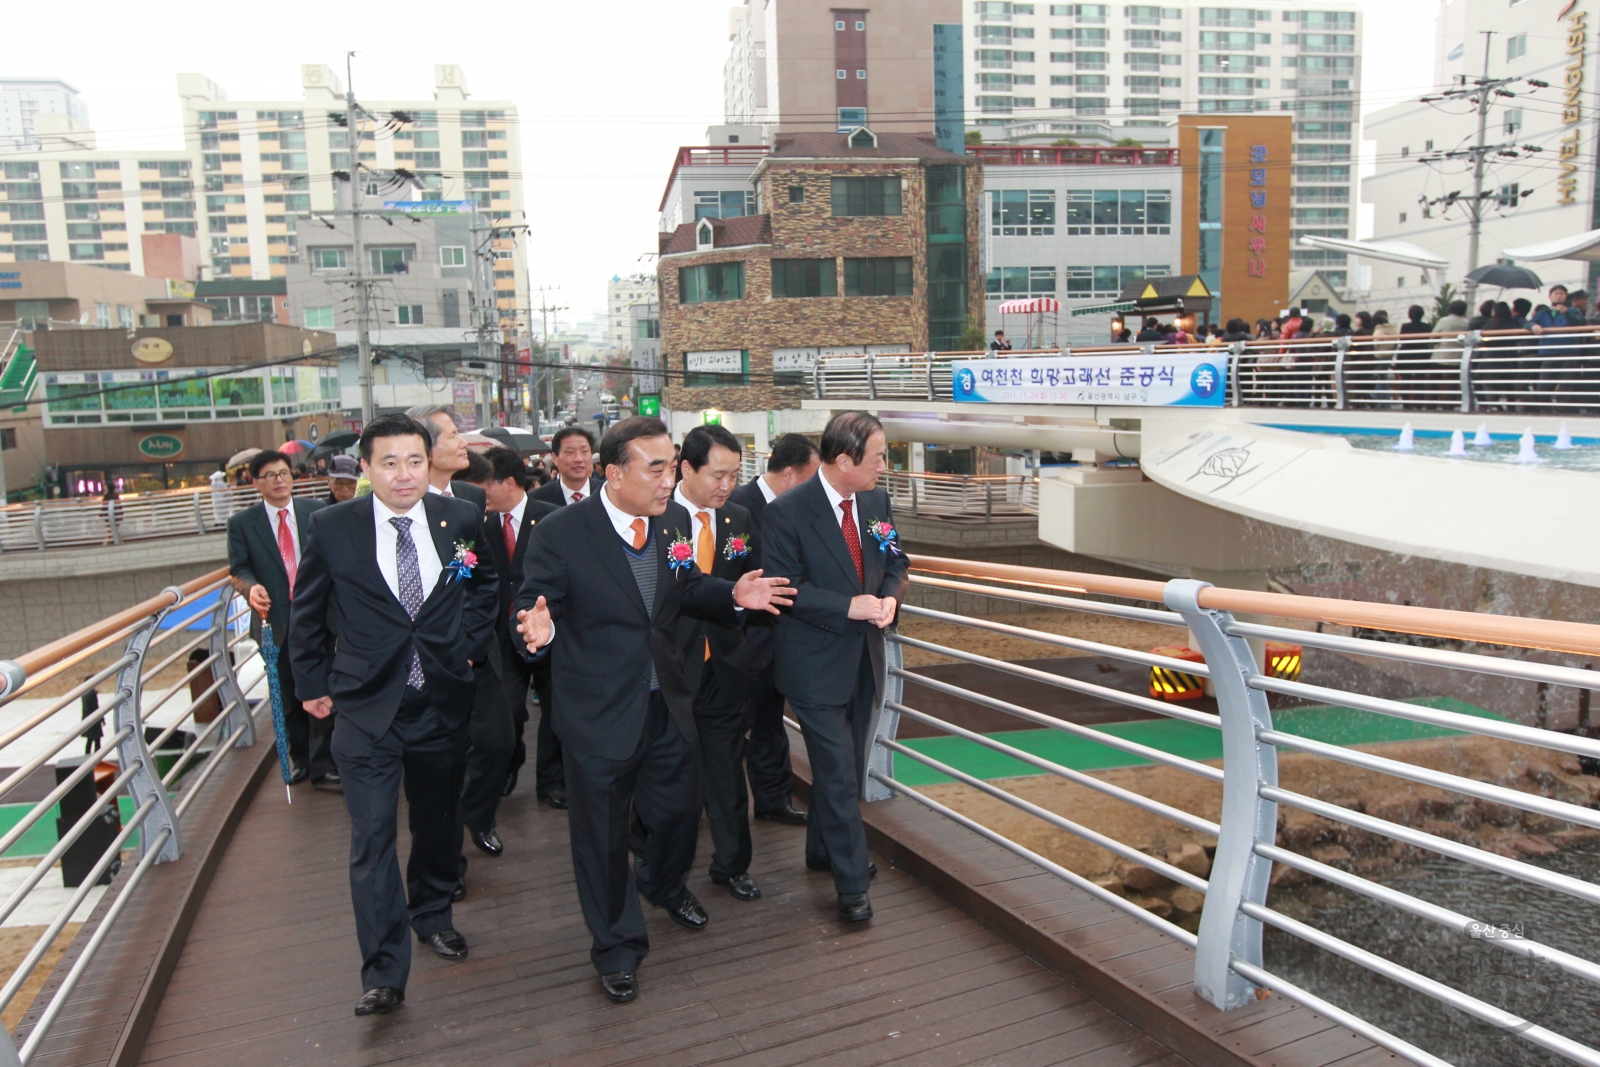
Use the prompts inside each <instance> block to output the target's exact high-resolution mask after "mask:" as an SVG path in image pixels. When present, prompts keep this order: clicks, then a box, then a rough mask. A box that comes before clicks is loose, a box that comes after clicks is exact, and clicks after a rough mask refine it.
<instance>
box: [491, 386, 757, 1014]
mask: <svg viewBox="0 0 1600 1067" xmlns="http://www.w3.org/2000/svg"><path fill="white" fill-rule="evenodd" d="M600 463H601V466H602V468H603V469H604V470H605V475H606V482H605V485H604V486H603V487H602V488H601V490H600V492H599V493H597V494H595V495H594V496H591V497H588V498H586V499H585V500H583V501H581V502H579V503H578V504H576V505H574V506H572V507H567V508H562V509H561V510H560V511H558V512H556V513H555V514H554V515H552V516H550V517H549V518H548V519H545V520H544V521H543V522H541V523H539V525H538V526H537V527H536V528H535V529H534V531H533V536H532V543H531V544H530V545H529V547H528V552H527V555H526V556H525V557H524V561H523V563H524V575H525V576H524V580H523V584H522V592H521V594H520V595H519V596H518V598H517V606H518V608H519V611H518V618H519V623H520V629H521V633H522V636H523V639H524V641H525V642H526V644H527V647H528V650H529V652H530V653H538V654H544V652H545V650H546V649H547V648H548V650H549V652H548V654H549V655H550V657H551V661H552V662H551V666H552V674H553V677H554V684H555V697H556V699H555V704H554V706H553V710H554V719H555V722H554V728H555V732H556V736H558V737H559V738H560V739H561V745H562V751H563V754H564V757H565V760H564V762H565V764H566V775H567V803H568V822H569V825H570V828H571V833H572V863H573V868H574V871H575V873H576V875H577V884H578V899H579V902H580V904H581V905H582V908H583V917H584V919H585V921H586V922H587V923H588V925H589V930H590V932H591V933H592V934H593V935H594V940H593V943H592V945H591V947H590V958H591V960H592V961H593V962H594V966H595V970H597V971H598V972H599V973H600V987H601V990H602V992H604V993H605V995H606V996H607V997H608V998H610V999H611V1000H612V1001H614V1002H616V1003H624V1002H627V1001H631V1000H633V999H635V998H636V997H637V996H638V993H639V982H638V973H637V972H638V966H639V962H640V961H641V960H643V959H644V956H645V953H646V952H647V951H648V950H649V947H650V941H649V938H648V937H647V936H646V932H645V922H644V914H643V912H642V910H641V908H640V906H639V896H640V894H643V895H644V897H645V899H647V900H649V901H650V903H652V904H654V905H655V906H656V907H659V908H662V909H663V910H665V911H666V912H667V914H668V916H669V917H670V918H671V919H672V920H673V921H674V922H676V923H677V924H678V925H680V926H684V927H687V928H689V929H693V930H698V929H701V928H703V927H704V926H705V925H706V923H707V922H708V921H709V918H708V916H707V915H706V912H705V909H704V908H703V907H702V906H701V904H700V902H699V901H698V900H696V899H695V896H694V894H693V893H691V892H690V891H689V888H688V886H687V885H685V884H684V881H685V876H686V875H687V874H688V872H689V868H690V867H691V866H693V864H694V851H695V839H696V836H697V834H698V830H699V824H700V780H699V770H698V766H697V761H696V756H695V737H696V735H697V733H698V730H697V729H696V726H695V718H694V696H695V693H694V690H693V689H691V688H690V685H689V680H688V677H687V675H686V674H685V671H684V655H683V650H682V646H681V644H680V643H679V642H680V639H679V636H678V633H677V624H678V620H679V619H680V618H681V617H682V616H684V615H690V616H693V617H695V618H700V619H706V620H709V621H711V622H715V623H717V624H719V625H721V626H724V627H733V626H736V625H738V615H737V609H741V608H742V609H747V610H751V611H771V610H776V609H777V608H778V607H780V606H782V605H786V604H788V603H789V600H788V599H787V594H788V583H787V582H785V581H784V580H783V579H781V578H763V577H762V575H761V572H760V571H759V570H752V571H747V572H745V573H744V574H743V575H741V576H740V578H739V580H738V582H729V581H725V580H723V579H721V578H717V577H714V576H711V575H706V574H703V573H701V571H700V569H699V568H698V567H697V566H695V563H694V548H693V542H692V541H691V540H690V537H689V531H690V530H691V529H692V527H691V525H690V521H691V520H690V516H689V514H688V512H687V511H685V510H684V509H683V507H682V506H681V505H679V504H676V503H674V502H673V500H672V493H673V484H674V478H673V470H672V438H671V436H670V435H669V434H668V433H667V427H666V424H664V423H663V422H661V420H659V419H653V418H631V419H624V420H622V421H621V422H618V423H617V424H616V425H614V426H612V427H611V429H610V430H609V431H608V432H607V433H606V437H605V441H604V443H603V444H602V445H601V446H600ZM702 654H703V653H702ZM634 809H636V810H637V812H638V815H639V820H640V822H641V823H642V824H643V828H644V831H645V833H646V845H645V861H644V863H642V864H641V865H640V868H639V870H638V872H637V876H636V875H635V872H633V871H630V870H629V866H628V839H629V818H630V812H631V811H632V810H634Z"/></svg>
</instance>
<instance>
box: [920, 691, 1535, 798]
mask: <svg viewBox="0 0 1600 1067" xmlns="http://www.w3.org/2000/svg"><path fill="white" fill-rule="evenodd" d="M1404 703H1407V704H1416V705H1419V706H1421V707H1426V708H1436V709H1438V710H1440V711H1454V712H1460V713H1461V714H1463V715H1477V716H1480V717H1482V718H1486V719H1501V720H1504V716H1501V715H1496V714H1495V713H1494V712H1492V711H1487V710H1485V709H1483V708H1479V707H1475V706H1473V705H1471V704H1468V703H1465V702H1464V701H1460V700H1456V699H1455V698H1453V697H1422V698H1420V699H1416V700H1407V701H1404ZM1272 723H1273V726H1274V727H1276V728H1277V729H1278V730H1281V731H1282V732H1284V733H1286V734H1294V735H1296V736H1297V737H1307V738H1311V739H1312V740H1316V741H1323V742H1326V743H1328V744H1333V745H1367V744H1373V743H1376V742H1382V741H1415V740H1419V739H1422V738H1428V737H1450V736H1452V735H1455V734H1457V733H1459V731H1457V730H1447V729H1444V728H1443V727H1439V726H1429V725H1428V724H1426V723H1420V722H1412V721H1411V720H1409V719H1396V718H1393V717H1392V716H1388V715H1376V714H1374V713H1372V712H1369V711H1359V710H1357V709H1355V708H1346V707H1339V706H1335V705H1329V704H1319V705H1316V706H1314V707H1309V708H1281V709H1278V710H1276V711H1274V712H1273V713H1272ZM1089 729H1091V730H1096V731H1099V732H1101V733H1107V734H1111V735H1112V736H1114V737H1119V738H1122V739H1123V740H1126V741H1133V742H1136V743H1138V744H1141V745H1144V746H1146V747H1148V748H1154V749H1159V750H1160V751H1162V752H1167V753H1170V754H1171V755H1174V756H1183V757H1185V758H1186V759H1192V760H1219V759H1221V758H1222V734H1221V733H1220V732H1219V731H1217V730H1213V729H1212V728H1210V727H1209V726H1197V725H1195V724H1194V723H1188V722H1180V721H1178V720H1176V719H1140V720H1137V721H1134V722H1114V723H1106V724H1104V725H1101V726H1091V727H1089ZM988 736H990V737H993V738H994V739H995V740H996V741H1001V742H1004V743H1005V744H1008V745H1010V746H1011V747H1012V748H1019V749H1021V750H1022V751H1024V752H1027V753H1030V754H1032V755H1035V756H1039V757H1042V758H1043V759H1047V760H1049V761H1050V762H1052V763H1058V764H1060V765H1061V766H1063V767H1070V768H1071V769H1073V770H1076V771H1099V770H1105V769H1106V768H1108V767H1138V766H1143V765H1145V764H1148V763H1150V762H1151V761H1150V760H1147V759H1144V758H1142V757H1140V756H1134V755H1130V754H1129V753H1126V752H1122V751H1119V750H1118V749H1115V748H1111V747H1109V746H1107V745H1102V744H1099V743H1097V742H1094V741H1091V740H1089V739H1087V738H1083V737H1078V736H1076V735H1074V734H1068V733H1063V732H1061V731H1059V730H1049V729H1045V730H1008V731H1005V732H1002V733H993V734H989V735H988ZM901 743H902V744H904V745H905V746H906V747H907V748H910V749H914V750H915V751H917V752H920V753H922V754H923V755H926V756H928V757H930V758H932V759H936V760H938V761H939V762H940V763H945V764H949V765H950V766H952V767H954V768H956V769H957V770H961V771H965V772H966V773H968V774H970V775H972V776H973V777H975V778H984V779H988V778H1015V777H1019V776H1022V775H1033V774H1044V773H1045V772H1044V771H1041V770H1039V769H1038V768H1036V767H1032V766H1030V765H1029V764H1026V763H1023V762H1022V761H1021V760H1017V759H1013V758H1011V757H1010V756H1007V755H1004V754H1003V753H1000V752H996V751H994V750H993V749H990V748H985V747H983V746H982V745H980V744H978V743H977V742H975V741H968V740H966V739H965V738H960V737H919V738H914V739H910V740H906V741H903V742H901ZM894 776H895V778H897V779H898V780H900V781H902V782H904V783H905V784H906V785H912V786H916V785H939V784H942V783H945V782H949V781H952V779H951V778H950V777H948V776H947V775H943V774H940V773H939V772H938V771H935V770H933V769H932V768H931V767H928V766H925V765H924V764H921V763H918V762H917V761H916V760H913V759H909V758H904V757H899V756H897V757H896V758H895V761H894Z"/></svg>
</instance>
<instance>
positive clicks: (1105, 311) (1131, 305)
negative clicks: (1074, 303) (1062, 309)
mask: <svg viewBox="0 0 1600 1067" xmlns="http://www.w3.org/2000/svg"><path fill="white" fill-rule="evenodd" d="M1138 306H1139V304H1138V302H1137V301H1135V300H1118V301H1116V302H1114V303H1110V304H1085V305H1084V306H1083V307H1076V308H1073V309H1072V317H1073V318H1077V317H1078V316H1079V315H1115V314H1117V313H1118V312H1123V311H1133V310H1135V309H1136V308H1138Z"/></svg>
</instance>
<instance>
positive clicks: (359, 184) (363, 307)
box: [344, 52, 373, 426]
mask: <svg viewBox="0 0 1600 1067" xmlns="http://www.w3.org/2000/svg"><path fill="white" fill-rule="evenodd" d="M354 56H355V53H354V52H346V53H345V57H344V76H345V93H344V115H345V122H344V129H345V133H344V137H345V143H346V145H347V146H348V148H349V150H350V236H351V244H352V245H353V246H354V248H353V252H354V255H355V260H356V262H355V271H356V279H355V280H356V367H357V375H356V380H357V382H358V383H360V386H361V425H363V426H365V425H366V424H367V423H369V422H371V421H372V416H373V405H372V341H371V339H370V338H369V336H368V317H369V313H370V311H371V307H370V300H371V286H370V284H369V283H368V281H367V266H366V255H365V251H364V249H363V248H362V245H361V201H362V200H363V199H364V195H363V194H364V193H365V192H366V188H365V187H366V183H365V182H363V181H362V180H361V127H360V126H359V122H360V116H361V106H360V105H359V104H357V103H356V87H355V82H354V79H353V76H352V72H351V59H352V57H354Z"/></svg>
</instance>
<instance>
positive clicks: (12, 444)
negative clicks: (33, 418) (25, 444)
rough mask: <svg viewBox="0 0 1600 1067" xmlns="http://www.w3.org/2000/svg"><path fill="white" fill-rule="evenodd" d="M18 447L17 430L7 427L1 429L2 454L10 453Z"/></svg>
mask: <svg viewBox="0 0 1600 1067" xmlns="http://www.w3.org/2000/svg"><path fill="white" fill-rule="evenodd" d="M16 447H17V428H16V427H15V426H7V427H5V428H3V429H0V452H10V451H12V450H13V449H15V448H16Z"/></svg>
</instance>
